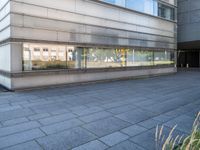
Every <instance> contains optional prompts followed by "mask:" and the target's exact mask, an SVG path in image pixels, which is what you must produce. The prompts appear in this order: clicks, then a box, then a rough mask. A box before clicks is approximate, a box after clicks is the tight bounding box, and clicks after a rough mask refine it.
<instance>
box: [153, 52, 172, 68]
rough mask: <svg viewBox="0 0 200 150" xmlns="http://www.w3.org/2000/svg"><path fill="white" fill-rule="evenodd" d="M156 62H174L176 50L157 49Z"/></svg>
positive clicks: (162, 63)
mask: <svg viewBox="0 0 200 150" xmlns="http://www.w3.org/2000/svg"><path fill="white" fill-rule="evenodd" d="M154 64H155V65H166V64H168V65H169V64H174V52H169V51H155V52H154Z"/></svg>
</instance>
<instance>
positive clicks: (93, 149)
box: [72, 140, 108, 150]
mask: <svg viewBox="0 0 200 150" xmlns="http://www.w3.org/2000/svg"><path fill="white" fill-rule="evenodd" d="M107 148H108V146H106V145H105V144H103V143H102V142H100V141H98V140H95V141H91V142H89V143H86V144H84V145H81V146H79V147H76V148H74V149H72V150H105V149H107Z"/></svg>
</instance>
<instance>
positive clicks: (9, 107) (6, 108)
mask: <svg viewBox="0 0 200 150" xmlns="http://www.w3.org/2000/svg"><path fill="white" fill-rule="evenodd" d="M20 108H22V107H21V106H19V105H17V106H7V107H1V108H0V112H6V111H10V110H16V109H20Z"/></svg>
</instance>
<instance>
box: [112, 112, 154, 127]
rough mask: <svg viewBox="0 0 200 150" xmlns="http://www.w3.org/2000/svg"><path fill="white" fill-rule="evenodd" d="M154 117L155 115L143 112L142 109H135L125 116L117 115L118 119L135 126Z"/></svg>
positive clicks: (124, 114)
mask: <svg viewBox="0 0 200 150" xmlns="http://www.w3.org/2000/svg"><path fill="white" fill-rule="evenodd" d="M153 116H155V114H153V113H151V112H148V111H144V110H141V109H135V110H133V111H129V112H126V113H123V114H119V115H116V117H117V118H120V119H122V120H124V121H127V122H130V123H133V124H136V123H139V122H141V121H144V120H147V119H150V118H152V117H153Z"/></svg>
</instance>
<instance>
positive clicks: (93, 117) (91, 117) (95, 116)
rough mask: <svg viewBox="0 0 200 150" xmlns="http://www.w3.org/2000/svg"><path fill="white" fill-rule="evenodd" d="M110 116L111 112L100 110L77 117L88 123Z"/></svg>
mask: <svg viewBox="0 0 200 150" xmlns="http://www.w3.org/2000/svg"><path fill="white" fill-rule="evenodd" d="M110 116H112V114H111V113H109V112H106V111H102V112H98V113H94V114H92V115H87V116H83V117H79V119H80V120H82V121H84V122H86V123H89V122H92V121H96V120H99V119H103V118H107V117H110Z"/></svg>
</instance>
